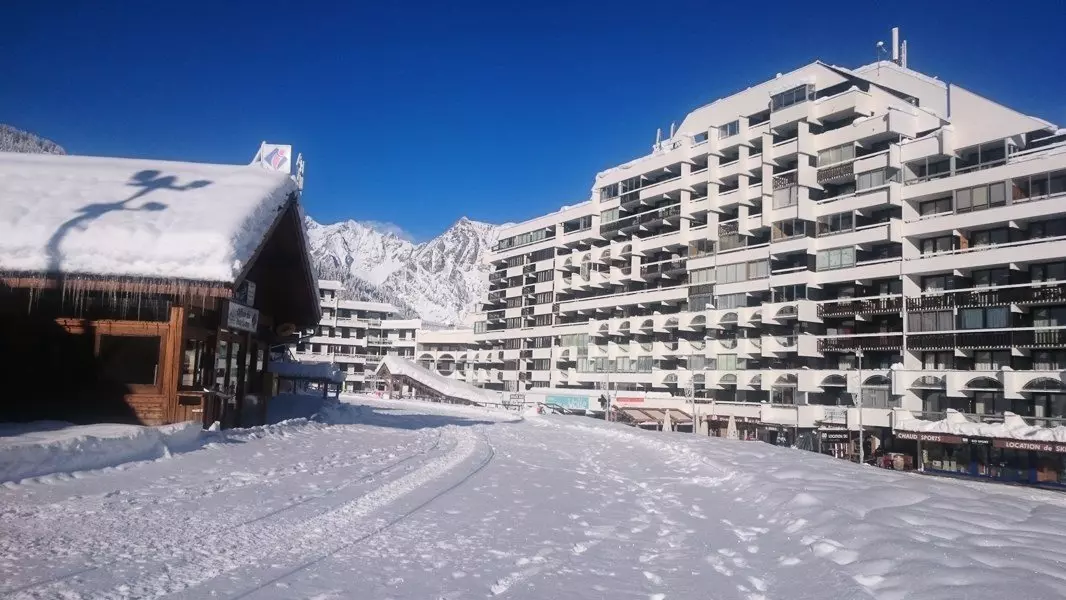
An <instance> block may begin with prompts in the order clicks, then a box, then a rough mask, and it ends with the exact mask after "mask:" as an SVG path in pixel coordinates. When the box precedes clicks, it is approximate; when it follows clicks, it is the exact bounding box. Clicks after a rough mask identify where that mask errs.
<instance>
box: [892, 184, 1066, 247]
mask: <svg viewBox="0 0 1066 600" xmlns="http://www.w3.org/2000/svg"><path fill="white" fill-rule="evenodd" d="M1050 200H1051V201H1050V202H1048V201H1046V200H1035V201H1028V202H1019V203H1017V204H1008V205H1007V206H997V207H996V208H989V209H987V210H979V211H975V212H968V213H962V214H945V215H942V216H937V217H929V218H925V219H921V220H918V221H912V222H908V223H907V229H906V235H907V237H908V238H917V237H926V236H929V235H931V234H936V233H947V232H951V231H954V230H956V229H961V230H969V229H984V228H988V227H992V226H995V225H996V224H998V223H1007V222H1009V221H1017V222H1019V224H1020V223H1024V222H1026V221H1030V220H1035V219H1046V218H1048V217H1051V216H1054V215H1061V214H1064V213H1066V203H1064V202H1063V200H1066V196H1063V195H1060V196H1053V197H1052V198H1050Z"/></svg>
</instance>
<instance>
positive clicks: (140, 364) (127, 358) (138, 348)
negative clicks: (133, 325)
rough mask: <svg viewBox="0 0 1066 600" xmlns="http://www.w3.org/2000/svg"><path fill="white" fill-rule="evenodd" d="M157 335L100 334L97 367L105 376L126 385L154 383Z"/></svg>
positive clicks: (157, 358) (109, 379)
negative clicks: (98, 365) (98, 362)
mask: <svg viewBox="0 0 1066 600" xmlns="http://www.w3.org/2000/svg"><path fill="white" fill-rule="evenodd" d="M159 347H160V337H159V336H157V335H152V336H139V335H106V334H101V335H100V350H99V358H100V363H101V365H100V370H101V372H102V375H103V376H104V378H105V379H106V380H108V381H111V382H115V383H125V384H129V385H153V386H154V385H156V382H157V380H158V371H159Z"/></svg>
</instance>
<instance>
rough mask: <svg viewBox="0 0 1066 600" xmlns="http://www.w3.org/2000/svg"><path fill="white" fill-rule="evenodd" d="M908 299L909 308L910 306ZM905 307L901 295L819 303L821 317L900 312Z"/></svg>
mask: <svg viewBox="0 0 1066 600" xmlns="http://www.w3.org/2000/svg"><path fill="white" fill-rule="evenodd" d="M910 300H912V299H908V304H907V306H908V308H910ZM902 309H903V298H902V297H900V296H894V297H893V296H889V297H878V298H858V299H841V300H833V301H829V302H824V303H822V304H819V305H818V316H819V317H849V316H852V315H863V314H866V315H873V314H885V313H898V312H899V311H900V310H902Z"/></svg>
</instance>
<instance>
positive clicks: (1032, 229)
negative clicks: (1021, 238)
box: [1029, 219, 1066, 240]
mask: <svg viewBox="0 0 1066 600" xmlns="http://www.w3.org/2000/svg"><path fill="white" fill-rule="evenodd" d="M1064 235H1066V219H1051V220H1049V221H1038V222H1036V223H1030V224H1029V239H1031V240H1035V239H1040V238H1050V237H1060V236H1064Z"/></svg>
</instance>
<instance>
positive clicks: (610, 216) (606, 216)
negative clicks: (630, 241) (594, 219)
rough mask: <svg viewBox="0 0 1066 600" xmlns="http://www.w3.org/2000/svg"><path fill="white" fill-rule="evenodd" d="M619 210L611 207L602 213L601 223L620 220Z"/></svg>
mask: <svg viewBox="0 0 1066 600" xmlns="http://www.w3.org/2000/svg"><path fill="white" fill-rule="evenodd" d="M618 213H619V210H618V209H617V208H609V209H607V210H605V211H603V212H601V213H600V223H610V222H611V221H617V220H618Z"/></svg>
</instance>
